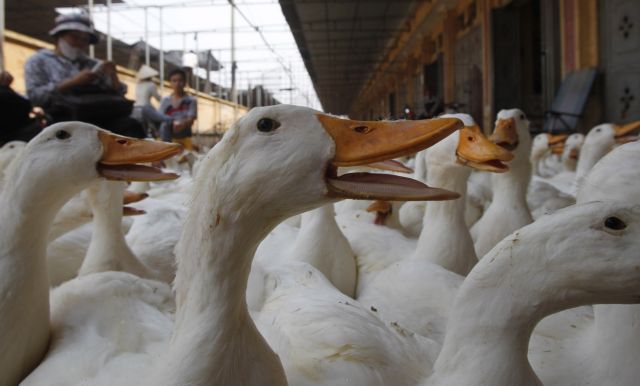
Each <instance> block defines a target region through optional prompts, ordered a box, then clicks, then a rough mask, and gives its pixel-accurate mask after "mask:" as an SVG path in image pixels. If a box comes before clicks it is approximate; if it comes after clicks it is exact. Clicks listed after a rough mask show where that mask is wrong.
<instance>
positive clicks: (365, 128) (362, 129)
mask: <svg viewBox="0 0 640 386" xmlns="http://www.w3.org/2000/svg"><path fill="white" fill-rule="evenodd" d="M353 130H354V131H355V132H357V133H360V134H366V133H368V132H370V131H371V129H370V128H369V127H368V126H356V127H354V128H353Z"/></svg>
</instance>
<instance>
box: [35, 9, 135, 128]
mask: <svg viewBox="0 0 640 386" xmlns="http://www.w3.org/2000/svg"><path fill="white" fill-rule="evenodd" d="M49 34H50V35H51V36H53V38H54V39H55V49H54V50H49V49H42V50H40V51H38V52H37V53H36V54H35V55H33V56H32V57H30V58H29V60H28V61H27V63H26V64H25V81H26V85H27V95H28V96H29V99H31V102H32V103H33V104H34V105H36V106H41V107H42V108H43V109H44V110H45V112H46V113H47V114H49V115H50V116H51V118H52V120H53V122H60V121H66V120H73V119H80V120H84V121H86V122H89V123H93V124H95V125H97V126H100V127H103V128H105V129H107V130H111V131H113V132H116V133H119V134H124V135H129V136H134V137H144V131H143V129H142V125H140V123H139V122H137V121H136V120H135V119H132V118H130V117H129V114H130V113H131V109H132V103H130V104H129V105H127V103H128V102H127V100H126V99H124V97H123V95H124V93H125V91H126V86H125V85H124V84H122V83H120V81H119V80H118V74H117V72H116V66H115V63H113V62H111V61H104V62H100V61H97V60H94V59H91V58H89V57H88V56H87V55H86V54H85V51H86V49H87V48H88V47H89V45H90V44H95V43H97V41H98V34H97V33H96V31H95V29H94V28H93V23H92V22H91V20H90V19H89V17H88V16H86V15H84V14H70V15H60V16H58V17H57V18H56V25H55V27H54V28H53V29H52V30H51V31H50V32H49ZM89 94H94V95H95V94H97V95H98V96H100V95H102V96H105V95H111V96H113V100H114V101H113V102H112V103H113V104H114V108H111V105H110V104H109V103H110V101H109V97H107V98H106V99H105V98H103V100H102V104H97V103H99V102H96V105H95V106H94V107H96V108H95V109H91V108H90V107H91V103H93V102H92V101H93V100H95V99H96V98H91V96H92V95H89ZM68 95H79V96H81V97H84V100H83V98H80V101H82V102H85V106H88V107H89V108H86V109H77V108H76V109H74V105H73V103H70V102H69V98H65V96H68ZM97 99H100V98H97ZM76 100H78V99H76ZM105 100H106V103H107V104H106V105H105V104H104V103H105ZM104 106H106V108H104ZM116 107H119V108H116ZM127 108H128V110H127ZM89 111H95V113H91V112H89ZM78 112H86V114H83V115H82V118H79V116H78ZM92 114H93V115H92Z"/></svg>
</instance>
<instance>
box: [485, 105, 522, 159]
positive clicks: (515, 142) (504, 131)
mask: <svg viewBox="0 0 640 386" xmlns="http://www.w3.org/2000/svg"><path fill="white" fill-rule="evenodd" d="M489 139H490V140H491V141H492V142H493V143H495V144H497V145H499V146H501V147H503V148H505V149H507V150H509V151H511V152H513V154H514V156H515V157H514V158H515V159H522V158H526V157H528V156H529V151H530V148H531V135H530V134H529V121H528V120H527V117H526V116H525V114H524V113H523V112H522V110H520V109H510V110H500V111H499V112H498V117H497V120H496V127H495V130H494V131H493V134H491V136H490V137H489Z"/></svg>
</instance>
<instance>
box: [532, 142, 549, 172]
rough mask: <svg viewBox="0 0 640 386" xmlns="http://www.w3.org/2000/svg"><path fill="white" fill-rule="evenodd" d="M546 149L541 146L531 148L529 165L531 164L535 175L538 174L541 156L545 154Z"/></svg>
mask: <svg viewBox="0 0 640 386" xmlns="http://www.w3.org/2000/svg"><path fill="white" fill-rule="evenodd" d="M545 152H546V149H543V148H535V147H534V148H532V149H531V156H530V157H529V160H530V161H531V165H532V166H533V173H534V174H536V175H540V163H541V162H542V157H543V156H544V155H545Z"/></svg>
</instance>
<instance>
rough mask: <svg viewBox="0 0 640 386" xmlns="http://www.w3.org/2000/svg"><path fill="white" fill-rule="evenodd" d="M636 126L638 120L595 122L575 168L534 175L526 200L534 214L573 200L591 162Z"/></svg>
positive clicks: (593, 163)
mask: <svg viewBox="0 0 640 386" xmlns="http://www.w3.org/2000/svg"><path fill="white" fill-rule="evenodd" d="M638 127H640V121H637V122H632V123H629V124H626V125H623V126H619V125H614V124H611V123H604V124H601V125H598V126H595V127H593V128H592V129H591V130H590V131H589V133H588V134H587V135H586V137H585V139H584V142H583V144H582V146H581V149H580V157H579V159H578V162H577V166H576V170H575V172H569V171H567V172H564V173H560V174H558V175H556V176H554V177H553V178H549V179H541V178H537V177H535V176H534V178H533V179H532V181H531V186H530V189H529V190H530V192H529V202H531V203H532V204H533V205H534V208H535V213H536V217H537V216H539V215H541V214H544V213H550V212H553V211H554V210H557V209H559V208H563V207H565V206H567V205H571V204H573V203H574V202H575V196H576V192H577V191H578V189H579V187H580V184H581V183H582V180H583V179H584V177H585V176H586V175H587V173H588V172H589V171H590V170H591V168H592V167H593V165H595V164H596V163H597V162H598V161H599V160H600V159H601V158H602V157H603V156H604V155H605V154H607V153H608V152H609V151H611V149H612V148H613V147H614V145H615V144H616V143H617V142H624V141H626V139H627V137H628V136H627V134H629V133H630V132H632V131H634V130H636V129H637V128H638ZM569 154H571V153H569Z"/></svg>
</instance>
